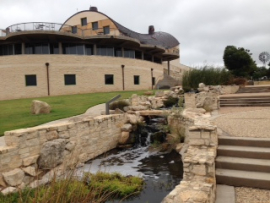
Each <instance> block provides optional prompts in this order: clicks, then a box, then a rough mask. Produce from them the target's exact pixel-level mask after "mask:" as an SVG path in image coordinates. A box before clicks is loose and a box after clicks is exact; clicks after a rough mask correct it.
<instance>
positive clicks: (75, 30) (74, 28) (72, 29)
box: [71, 26, 77, 34]
mask: <svg viewBox="0 0 270 203" xmlns="http://www.w3.org/2000/svg"><path fill="white" fill-rule="evenodd" d="M71 32H72V33H73V34H76V33H77V26H72V27H71Z"/></svg>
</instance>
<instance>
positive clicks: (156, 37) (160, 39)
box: [111, 19, 179, 49]
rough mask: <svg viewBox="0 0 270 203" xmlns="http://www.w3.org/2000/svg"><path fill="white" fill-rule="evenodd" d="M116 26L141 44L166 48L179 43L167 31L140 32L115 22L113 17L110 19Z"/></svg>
mask: <svg viewBox="0 0 270 203" xmlns="http://www.w3.org/2000/svg"><path fill="white" fill-rule="evenodd" d="M111 20H112V21H113V22H114V24H115V25H116V27H117V28H118V29H119V30H120V32H122V33H123V34H125V35H127V36H129V37H132V38H135V39H137V40H139V41H140V42H141V43H142V44H151V45H154V46H161V47H164V48H166V49H169V48H173V47H175V46H177V45H179V42H178V40H177V39H176V38H175V37H174V36H172V35H171V34H169V33H166V32H154V34H152V35H151V34H140V33H137V32H134V31H132V30H130V29H128V28H126V27H124V26H122V25H121V24H119V23H117V22H116V21H114V20H113V19H111Z"/></svg>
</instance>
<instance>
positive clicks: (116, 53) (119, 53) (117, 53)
mask: <svg viewBox="0 0 270 203" xmlns="http://www.w3.org/2000/svg"><path fill="white" fill-rule="evenodd" d="M115 56H116V57H122V49H121V48H116V49H115Z"/></svg>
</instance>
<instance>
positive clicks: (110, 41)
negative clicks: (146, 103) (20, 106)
mask: <svg viewBox="0 0 270 203" xmlns="http://www.w3.org/2000/svg"><path fill="white" fill-rule="evenodd" d="M186 70H188V68H186V67H185V66H182V65H180V62H179V42H178V40H177V39H176V38H175V37H173V36H172V35H170V34H168V33H165V32H155V30H154V27H153V26H149V30H148V33H147V34H140V33H137V32H134V31H132V30H130V29H128V28H126V27H124V26H122V25H121V24H119V23H118V22H116V21H114V20H113V19H111V18H110V17H108V16H107V15H105V14H103V13H101V12H98V10H97V8H96V7H90V9H89V10H84V11H81V12H78V13H76V14H74V15H72V16H71V17H69V18H68V19H67V20H66V21H65V22H64V23H62V24H61V23H60V24H59V23H48V22H31V23H19V24H14V25H11V26H9V27H7V28H6V29H4V30H1V29H0V92H1V94H0V100H7V99H18V98H29V97H43V96H52V95H64V94H66V95H67V94H82V93H90V92H108V91H121V90H142V89H153V88H160V87H162V86H166V87H167V86H172V85H178V84H180V83H181V77H182V74H183V72H184V71H186Z"/></svg>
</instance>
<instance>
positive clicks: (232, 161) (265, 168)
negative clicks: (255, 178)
mask: <svg viewBox="0 0 270 203" xmlns="http://www.w3.org/2000/svg"><path fill="white" fill-rule="evenodd" d="M216 168H220V169H232V170H245V171H257V172H265V173H267V172H270V160H265V159H250V158H239V157H227V156H219V157H217V158H216ZM269 176H270V174H269Z"/></svg>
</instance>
